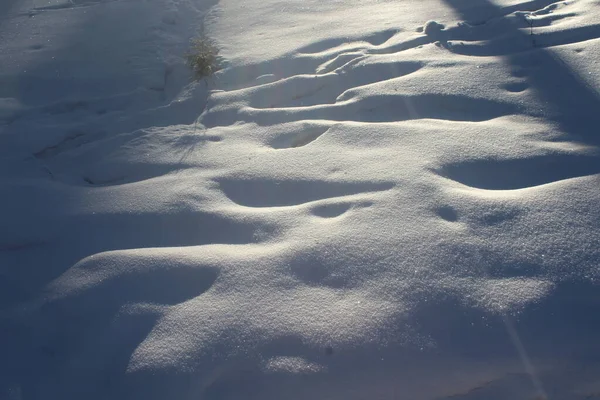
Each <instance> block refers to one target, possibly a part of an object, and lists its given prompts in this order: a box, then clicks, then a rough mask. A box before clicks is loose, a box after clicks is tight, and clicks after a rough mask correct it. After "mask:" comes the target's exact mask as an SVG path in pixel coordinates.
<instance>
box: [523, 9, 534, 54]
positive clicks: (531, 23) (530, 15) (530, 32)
mask: <svg viewBox="0 0 600 400" xmlns="http://www.w3.org/2000/svg"><path fill="white" fill-rule="evenodd" d="M532 16H533V14H532V13H528V14H525V20H526V21H527V23H528V24H529V36H531V44H532V45H533V47H535V35H534V34H533V21H534V20H533V18H532Z"/></svg>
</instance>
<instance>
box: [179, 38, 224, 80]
mask: <svg viewBox="0 0 600 400" xmlns="http://www.w3.org/2000/svg"><path fill="white" fill-rule="evenodd" d="M185 58H186V60H187V64H188V65H189V66H190V68H191V69H192V71H193V72H194V80H196V81H199V80H201V79H203V78H207V77H209V76H212V75H213V74H214V73H215V72H217V71H218V70H219V69H221V68H220V61H221V58H220V57H219V48H218V47H217V45H216V44H215V42H214V41H213V40H212V39H210V38H209V37H206V36H200V37H197V38H195V39H192V41H191V46H190V50H189V51H188V53H186V55H185Z"/></svg>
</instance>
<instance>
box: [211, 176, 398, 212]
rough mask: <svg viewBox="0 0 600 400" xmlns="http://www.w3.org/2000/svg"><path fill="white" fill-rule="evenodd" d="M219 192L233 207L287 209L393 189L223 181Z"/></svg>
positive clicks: (321, 183)
mask: <svg viewBox="0 0 600 400" xmlns="http://www.w3.org/2000/svg"><path fill="white" fill-rule="evenodd" d="M219 185H220V187H221V190H223V192H224V193H225V195H226V196H227V197H228V198H229V199H230V200H231V201H233V202H234V203H236V204H239V205H241V206H246V207H286V206H295V205H300V204H304V203H309V202H313V201H317V200H323V199H328V198H335V197H343V196H349V195H353V194H359V193H367V192H379V191H384V190H389V189H391V188H392V187H394V184H393V183H390V182H379V183H378V182H336V181H310V180H297V181H293V180H288V181H274V180H270V179H253V180H239V179H222V180H220V181H219Z"/></svg>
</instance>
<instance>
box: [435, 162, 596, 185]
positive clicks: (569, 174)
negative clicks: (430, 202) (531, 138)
mask: <svg viewBox="0 0 600 400" xmlns="http://www.w3.org/2000/svg"><path fill="white" fill-rule="evenodd" d="M438 173H439V174H440V175H441V176H444V177H447V178H449V179H452V180H455V181H457V182H460V183H462V184H464V185H467V186H471V187H473V188H478V189H487V190H515V189H525V188H529V187H534V186H540V185H544V184H548V183H553V182H557V181H561V180H564V179H571V178H577V177H582V176H588V175H594V174H598V173H600V159H599V158H597V157H591V156H576V155H559V154H552V155H547V156H536V157H529V158H520V159H513V160H483V159H482V160H473V161H465V162H461V163H456V164H448V165H445V166H443V167H442V168H440V169H439V170H438Z"/></svg>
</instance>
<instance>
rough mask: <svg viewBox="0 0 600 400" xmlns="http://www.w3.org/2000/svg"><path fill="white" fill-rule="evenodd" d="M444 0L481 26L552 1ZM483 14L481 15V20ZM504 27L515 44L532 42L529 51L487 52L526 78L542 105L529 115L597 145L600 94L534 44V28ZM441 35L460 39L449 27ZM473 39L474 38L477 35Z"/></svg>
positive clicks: (558, 59) (578, 139)
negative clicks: (510, 4) (504, 3)
mask: <svg viewBox="0 0 600 400" xmlns="http://www.w3.org/2000/svg"><path fill="white" fill-rule="evenodd" d="M443 1H444V2H445V3H446V4H448V5H449V6H450V7H452V8H453V9H454V10H455V11H456V12H457V13H458V14H459V15H460V16H461V18H463V19H464V20H465V21H467V22H469V23H471V24H476V25H478V27H480V28H481V26H482V25H485V23H486V22H485V21H486V20H487V19H489V18H497V17H502V16H504V15H507V14H509V13H511V12H514V11H518V10H521V11H532V10H535V9H539V8H543V7H545V6H547V5H550V4H552V3H554V1H551V0H545V1H539V0H538V1H528V2H524V3H522V4H521V6H522V8H520V9H518V5H517V6H513V7H509V8H506V7H500V6H498V5H496V4H494V3H492V2H491V1H490V0H479V1H478V2H477V4H476V5H473V2H472V1H468V0H443ZM482 16H484V20H483V21H482V20H481V17H482ZM476 18H479V20H476ZM507 22H508V21H507ZM534 26H535V25H534ZM503 27H504V28H505V29H506V32H503V34H504V35H506V36H507V37H511V38H515V44H516V43H519V42H523V43H531V47H530V50H529V51H523V49H522V48H521V46H516V47H518V49H519V50H518V52H516V53H513V54H507V52H506V49H505V48H504V47H502V46H500V47H502V48H498V54H489V53H490V52H489V51H488V54H487V55H498V56H502V57H503V59H504V61H505V62H506V63H507V64H508V65H509V66H510V67H511V68H512V72H513V74H514V75H515V76H519V77H524V78H526V79H527V81H528V83H529V84H530V86H531V88H532V89H533V91H534V93H535V95H536V97H538V99H539V100H540V103H541V104H544V107H543V109H542V110H541V115H540V114H538V113H539V111H537V112H533V111H532V114H534V115H535V114H538V115H537V116H542V117H544V118H546V119H547V120H550V121H552V122H554V123H556V124H557V125H558V127H559V128H560V129H561V130H562V131H563V132H564V133H565V134H566V135H567V137H565V139H568V140H571V141H576V142H581V143H585V144H588V145H599V144H600V135H599V132H598V126H600V112H599V111H600V95H599V94H598V93H597V92H596V91H595V90H594V89H593V88H592V87H590V86H589V85H588V84H586V83H585V82H584V81H583V80H582V79H580V78H579V77H578V76H577V75H576V74H575V73H574V72H573V71H572V70H571V69H570V68H569V66H568V65H567V64H566V63H565V62H564V61H563V60H561V59H560V58H559V56H558V55H556V54H553V53H552V52H551V51H550V50H549V49H548V48H547V47H546V48H541V47H536V44H535V30H534V32H533V33H534V36H531V35H530V32H528V31H523V30H520V29H519V27H518V26H517V25H516V24H513V23H510V22H508V23H506V24H505V25H503ZM444 34H447V35H446V36H445V37H444V39H448V40H452V39H460V38H455V37H453V32H452V29H449V30H448V31H446V32H444ZM473 39H475V40H477V37H476V35H474V37H473ZM490 49H491V50H492V51H491V53H493V43H490ZM490 49H488V50H490ZM463 54H467V53H463ZM532 109H533V107H532Z"/></svg>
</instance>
